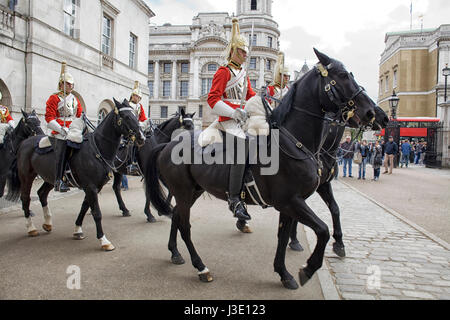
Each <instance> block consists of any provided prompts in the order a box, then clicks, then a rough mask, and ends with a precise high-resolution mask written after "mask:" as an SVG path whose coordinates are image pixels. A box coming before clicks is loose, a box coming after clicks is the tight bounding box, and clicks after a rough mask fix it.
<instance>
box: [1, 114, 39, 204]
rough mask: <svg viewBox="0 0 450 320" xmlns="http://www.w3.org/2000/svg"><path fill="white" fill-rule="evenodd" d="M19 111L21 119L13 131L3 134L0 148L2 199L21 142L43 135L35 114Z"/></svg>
mask: <svg viewBox="0 0 450 320" xmlns="http://www.w3.org/2000/svg"><path fill="white" fill-rule="evenodd" d="M21 111H22V119H20V121H19V123H18V124H17V126H16V128H15V129H13V130H10V131H8V132H7V133H6V134H5V137H4V143H3V145H2V146H1V147H0V163H1V166H0V198H1V197H3V194H4V191H5V185H6V180H7V176H8V174H9V172H10V168H11V166H12V164H13V162H14V160H15V159H16V155H17V150H18V149H19V146H20V144H21V143H22V141H24V140H25V139H27V138H29V137H31V136H35V135H39V134H44V132H43V131H42V129H41V121H40V120H39V118H38V116H37V115H36V112H35V111H34V110H33V111H32V112H31V113H26V112H25V111H23V110H21Z"/></svg>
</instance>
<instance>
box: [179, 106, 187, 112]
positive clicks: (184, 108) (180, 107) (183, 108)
mask: <svg viewBox="0 0 450 320" xmlns="http://www.w3.org/2000/svg"><path fill="white" fill-rule="evenodd" d="M181 110H183V111H184V113H186V107H185V106H179V107H178V113H180V114H181Z"/></svg>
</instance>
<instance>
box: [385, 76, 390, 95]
mask: <svg viewBox="0 0 450 320" xmlns="http://www.w3.org/2000/svg"><path fill="white" fill-rule="evenodd" d="M384 86H385V88H384V91H385V92H388V91H389V76H386V83H385V84H384Z"/></svg>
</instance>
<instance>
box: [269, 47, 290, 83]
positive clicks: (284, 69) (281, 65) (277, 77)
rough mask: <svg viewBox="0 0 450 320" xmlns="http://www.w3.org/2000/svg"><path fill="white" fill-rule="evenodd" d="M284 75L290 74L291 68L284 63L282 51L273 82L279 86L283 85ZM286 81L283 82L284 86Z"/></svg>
mask: <svg viewBox="0 0 450 320" xmlns="http://www.w3.org/2000/svg"><path fill="white" fill-rule="evenodd" d="M282 75H289V69H288V68H287V67H286V66H285V65H284V53H283V52H280V53H279V54H278V61H277V65H276V66H275V75H274V79H273V82H274V83H275V84H277V85H279V86H281V80H282V79H281V77H282ZM285 85H286V83H284V84H283V87H284V86H285Z"/></svg>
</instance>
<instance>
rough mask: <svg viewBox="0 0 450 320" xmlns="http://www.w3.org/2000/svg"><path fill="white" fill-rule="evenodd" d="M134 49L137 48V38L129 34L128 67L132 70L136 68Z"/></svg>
mask: <svg viewBox="0 0 450 320" xmlns="http://www.w3.org/2000/svg"><path fill="white" fill-rule="evenodd" d="M136 47H137V37H136V36H135V35H134V34H132V33H130V52H129V54H130V61H129V64H128V65H129V67H130V68H132V69H134V68H136Z"/></svg>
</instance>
